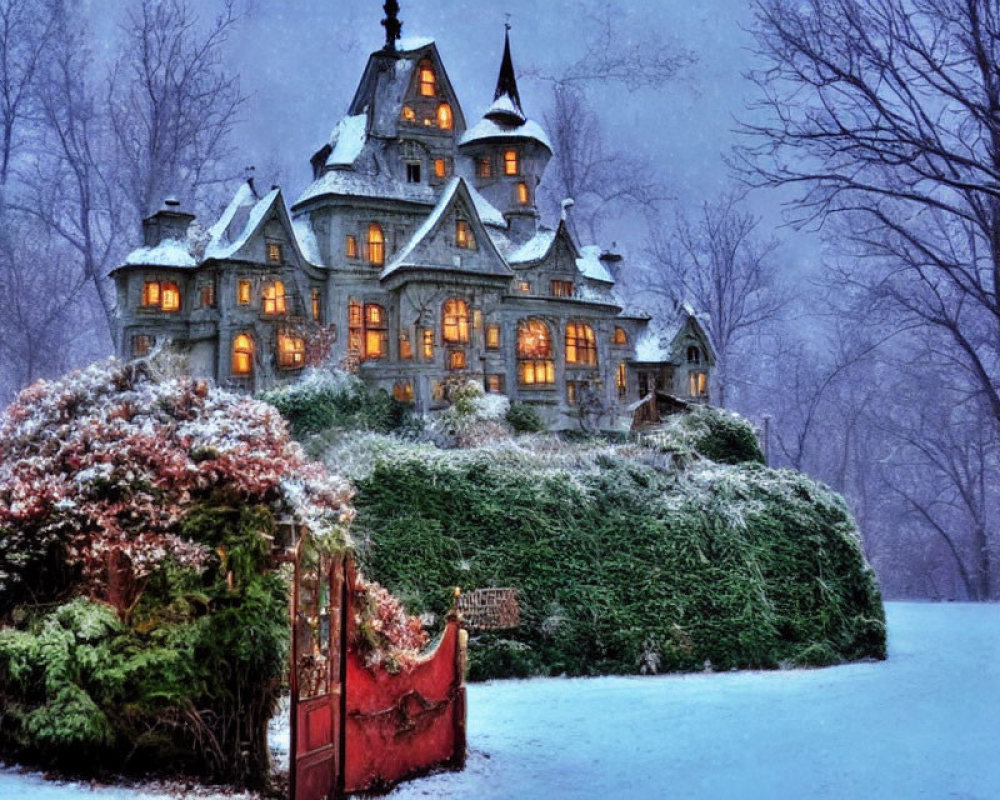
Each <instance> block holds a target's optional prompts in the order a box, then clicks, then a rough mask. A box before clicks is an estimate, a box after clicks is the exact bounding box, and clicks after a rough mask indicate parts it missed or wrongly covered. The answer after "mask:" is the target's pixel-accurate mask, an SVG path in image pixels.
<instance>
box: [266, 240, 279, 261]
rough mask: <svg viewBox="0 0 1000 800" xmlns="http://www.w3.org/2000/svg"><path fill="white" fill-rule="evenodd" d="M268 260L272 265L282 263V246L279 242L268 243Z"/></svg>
mask: <svg viewBox="0 0 1000 800" xmlns="http://www.w3.org/2000/svg"><path fill="white" fill-rule="evenodd" d="M267 260H268V262H269V263H271V264H280V263H281V245H280V244H278V243H277V242H268V243H267Z"/></svg>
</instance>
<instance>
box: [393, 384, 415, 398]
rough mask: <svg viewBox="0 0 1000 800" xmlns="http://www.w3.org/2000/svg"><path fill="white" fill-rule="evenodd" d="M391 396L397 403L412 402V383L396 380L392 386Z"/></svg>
mask: <svg viewBox="0 0 1000 800" xmlns="http://www.w3.org/2000/svg"><path fill="white" fill-rule="evenodd" d="M392 397H393V399H394V400H395V401H396V402H399V403H412V402H413V384H412V383H411V382H410V381H398V382H397V383H395V384H394V385H393V387H392Z"/></svg>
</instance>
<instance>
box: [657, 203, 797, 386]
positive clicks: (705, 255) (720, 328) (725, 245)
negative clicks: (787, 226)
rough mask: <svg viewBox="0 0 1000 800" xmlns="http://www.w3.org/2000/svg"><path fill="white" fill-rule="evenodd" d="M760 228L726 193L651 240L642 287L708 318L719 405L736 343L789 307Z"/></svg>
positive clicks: (772, 247)
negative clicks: (683, 303)
mask: <svg viewBox="0 0 1000 800" xmlns="http://www.w3.org/2000/svg"><path fill="white" fill-rule="evenodd" d="M759 226H760V220H759V219H758V218H757V217H755V216H753V215H752V214H750V213H749V212H747V211H745V210H744V209H743V208H742V207H741V206H740V203H739V200H738V198H737V196H736V195H735V193H732V192H730V193H728V194H725V195H723V196H721V197H719V198H717V199H715V200H712V201H708V202H706V203H705V204H704V205H703V206H702V208H701V212H700V214H699V215H698V216H697V218H695V219H691V218H690V217H689V216H687V215H685V214H678V215H677V217H676V218H675V224H674V225H673V227H672V228H667V227H666V226H659V225H658V226H655V227H654V229H653V231H652V233H651V235H650V240H649V246H648V251H649V256H650V261H651V263H650V269H649V270H648V271H647V274H646V281H645V288H646V289H647V290H648V291H649V292H650V293H651V294H652V295H654V296H656V297H658V298H660V300H661V301H663V303H664V304H666V305H669V306H673V305H676V304H677V303H679V302H681V301H691V302H693V303H694V305H695V306H696V307H697V308H698V309H699V311H701V312H703V313H704V314H705V315H706V319H707V323H708V329H709V333H710V334H711V336H712V339H713V341H714V343H715V346H716V348H717V349H718V354H717V355H718V365H717V368H716V380H717V382H718V398H719V405H722V406H724V405H725V404H726V400H727V395H728V394H729V391H728V390H729V388H730V382H731V380H732V378H733V377H734V376H733V375H732V362H733V360H734V358H735V356H736V355H737V353H738V352H739V348H740V346H741V344H742V343H743V342H744V341H745V340H746V339H747V337H750V336H753V335H754V334H757V333H759V332H760V331H761V330H762V329H763V328H764V327H765V326H767V325H769V324H771V323H773V322H775V321H776V320H777V319H778V317H779V316H780V314H781V312H782V310H783V309H784V308H785V307H786V306H787V305H788V303H789V300H790V295H789V293H788V292H787V291H785V290H783V289H782V287H781V286H780V285H779V282H778V279H777V260H776V253H775V251H776V250H777V247H778V242H777V241H776V240H775V239H773V238H762V237H761V236H760V234H759Z"/></svg>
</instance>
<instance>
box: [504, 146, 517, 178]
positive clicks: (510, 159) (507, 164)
mask: <svg viewBox="0 0 1000 800" xmlns="http://www.w3.org/2000/svg"><path fill="white" fill-rule="evenodd" d="M520 172H521V167H520V164H519V163H518V159H517V150H508V151H507V152H506V153H504V154H503V174H504V175H519V174H520Z"/></svg>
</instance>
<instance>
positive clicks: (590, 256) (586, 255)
mask: <svg viewBox="0 0 1000 800" xmlns="http://www.w3.org/2000/svg"><path fill="white" fill-rule="evenodd" d="M576 268H577V269H578V270H580V273H581V274H582V275H583V276H584V277H585V278H590V279H591V280H592V281H603V282H604V283H614V282H615V279H614V278H612V277H611V273H610V272H608V268H607V267H605V266H604V264H603V262H602V261H601V248H600V247H598V246H597V245H592V244H591V245H587V246H586V247H581V248H580V258H578V259H577V260H576Z"/></svg>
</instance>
